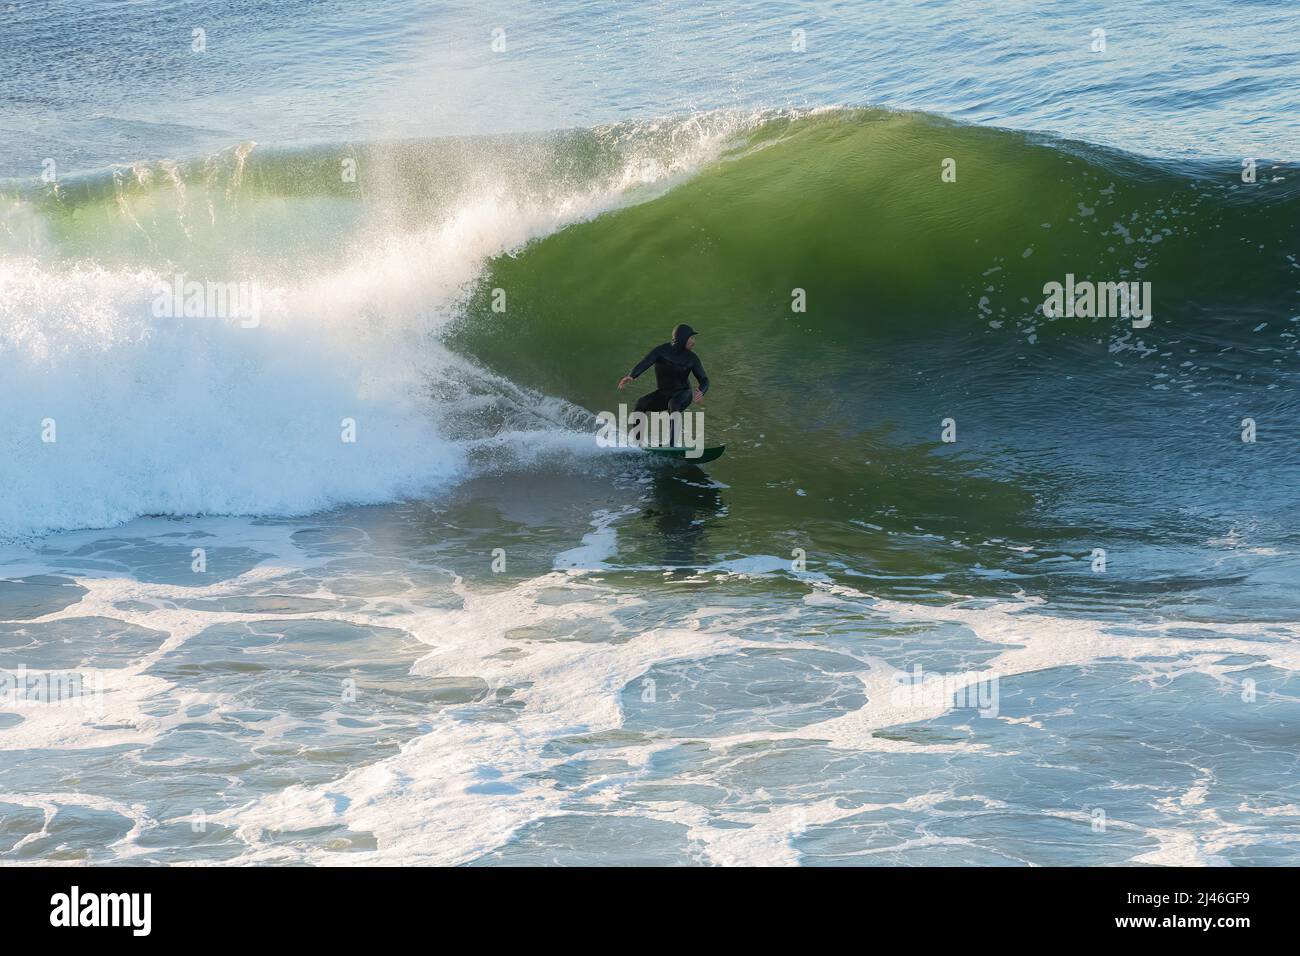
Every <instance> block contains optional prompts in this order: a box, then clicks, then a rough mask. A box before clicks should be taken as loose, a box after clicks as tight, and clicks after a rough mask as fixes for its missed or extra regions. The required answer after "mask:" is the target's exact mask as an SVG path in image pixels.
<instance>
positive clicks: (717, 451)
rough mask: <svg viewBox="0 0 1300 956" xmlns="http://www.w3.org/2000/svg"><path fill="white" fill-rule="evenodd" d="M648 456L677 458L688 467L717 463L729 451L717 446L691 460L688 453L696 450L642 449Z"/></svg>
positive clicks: (722, 446)
mask: <svg viewBox="0 0 1300 956" xmlns="http://www.w3.org/2000/svg"><path fill="white" fill-rule="evenodd" d="M641 450H642V451H644V452H645V453H646V454H648V455H656V456H658V457H660V458H676V459H680V460H681V461H682V462H684V463H685V464H688V465H702V464H704V463H705V462H707V461H717V460H718V459H719V458H721V457H722V453H723V452H724V451H726V450H727V446H726V445H716V446H714V447H713V448H706V449H704V451H703V453H702V454H700V456H699V457H698V458H691V457H689V456H688V455H687V454H686V453H687V452H689V451H695V449H694V448H642V449H641Z"/></svg>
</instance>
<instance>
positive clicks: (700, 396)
mask: <svg viewBox="0 0 1300 956" xmlns="http://www.w3.org/2000/svg"><path fill="white" fill-rule="evenodd" d="M695 401H697V402H702V401H704V393H703V392H701V391H700V390H699V389H698V388H697V389H696V390H695Z"/></svg>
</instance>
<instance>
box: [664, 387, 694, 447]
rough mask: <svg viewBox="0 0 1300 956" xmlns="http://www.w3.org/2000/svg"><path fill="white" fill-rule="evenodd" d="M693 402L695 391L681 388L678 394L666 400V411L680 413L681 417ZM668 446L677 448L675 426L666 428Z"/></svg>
mask: <svg viewBox="0 0 1300 956" xmlns="http://www.w3.org/2000/svg"><path fill="white" fill-rule="evenodd" d="M693 401H695V390H694V389H690V388H683V389H681V390H680V391H678V392H674V393H673V397H672V398H670V399H669V400H668V411H669V412H681V413H682V414H683V415H685V414H686V411H687V409H689V408H690V407H691V402H693ZM668 444H670V445H672V446H673V447H674V448H676V447H677V426H676V425H669V426H668Z"/></svg>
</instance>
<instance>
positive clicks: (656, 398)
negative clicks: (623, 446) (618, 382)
mask: <svg viewBox="0 0 1300 956" xmlns="http://www.w3.org/2000/svg"><path fill="white" fill-rule="evenodd" d="M669 398H670V396H669V395H668V394H667V393H665V392H661V391H659V390H658V389H656V390H655V391H653V392H648V393H646V394H645V395H642V396H641V397H640V398H638V399H637V402H636V411H638V412H641V413H642V414H644V415H647V416H648V415H652V414H653V413H655V412H666V411H667V410H668V401H669ZM650 434H651V432H650V426H649V423H648V422H647V424H646V426H645V429H644V430H643V431H642V432H641V438H640V443H641V444H645V443H646V442H648V441H649V438H648V436H649V435H650ZM669 444H671V442H669Z"/></svg>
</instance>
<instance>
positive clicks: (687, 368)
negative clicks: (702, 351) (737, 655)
mask: <svg viewBox="0 0 1300 956" xmlns="http://www.w3.org/2000/svg"><path fill="white" fill-rule="evenodd" d="M695 335H696V332H695V330H694V329H693V328H691V327H690V326H689V325H686V324H685V323H682V324H681V325H678V326H676V327H675V328H674V329H673V337H672V341H671V342H665V343H664V344H663V345H657V346H655V347H654V348H652V349H651V350H650V351H649V352H648V353H647V354H646V357H645V358H643V359H642V360H641V361H639V362H637V363H636V366H635V367H634V368H633V369H632V371H631V372H629V373H628V374H627V375H624V376H623V377H622V378H621V379H619V383H618V387H619V388H627V385H628V382H631V381H632V380H633V379H635V378H636V377H637V376H639V375H640V374H641V373H642V372H644V371H645V370H646V369H648V368H649V367H650V366H651V365H653V366H654V367H655V386H656V388H655V390H654V391H653V392H649V393H647V394H645V395H642V396H641V397H640V398H639V399H638V400H637V403H636V410H637V411H638V412H684V411H686V409H688V408H689V407H690V406H691V405H692V404H693V403H694V402H702V401H704V393H705V392H707V391H708V390H709V376H708V375H706V374H705V372H704V364H703V363H702V362H701V361H700V357H699V356H698V355H696V354H695V351H694V349H695ZM692 375H694V376H695V381H696V382H697V383H698V386H697V387H696V388H694V389H692V388H691V376H692Z"/></svg>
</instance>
